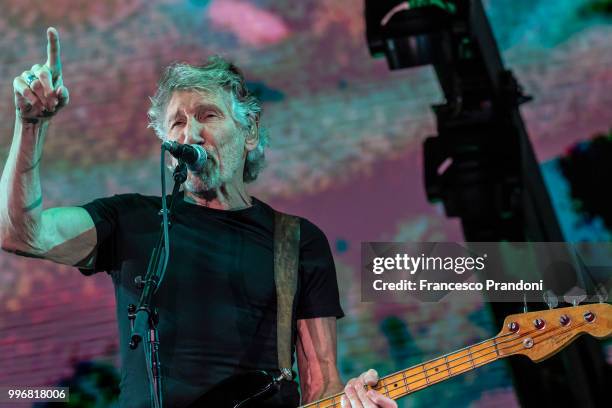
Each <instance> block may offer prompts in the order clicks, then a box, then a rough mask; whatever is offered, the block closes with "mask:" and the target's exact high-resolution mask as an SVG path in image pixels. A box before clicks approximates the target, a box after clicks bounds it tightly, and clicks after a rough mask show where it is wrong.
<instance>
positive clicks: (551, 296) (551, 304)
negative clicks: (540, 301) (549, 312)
mask: <svg viewBox="0 0 612 408" xmlns="http://www.w3.org/2000/svg"><path fill="white" fill-rule="evenodd" d="M543 296H544V302H545V303H546V304H547V305H548V308H549V309H554V308H555V307H557V306H558V305H559V299H558V298H557V295H555V292H553V291H552V290H550V289H548V290H547V291H546V292H544V295H543Z"/></svg>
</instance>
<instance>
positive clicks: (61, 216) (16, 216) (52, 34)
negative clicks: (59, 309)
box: [0, 28, 96, 266]
mask: <svg viewBox="0 0 612 408" xmlns="http://www.w3.org/2000/svg"><path fill="white" fill-rule="evenodd" d="M13 90H14V95H15V129H14V134H13V141H12V143H11V148H10V151H9V155H8V159H7V161H6V163H5V165H4V171H3V172H2V177H1V178H0V246H1V247H2V249H3V250H5V251H8V252H13V253H16V254H18V255H24V256H30V257H37V258H44V259H49V260H52V261H55V262H58V263H62V264H66V265H77V264H78V265H80V266H87V263H89V262H91V261H92V260H93V257H94V256H95V247H96V231H95V226H94V223H93V221H92V219H91V217H90V216H89V214H88V213H87V211H85V210H84V209H82V208H79V207H60V208H50V209H47V210H43V195H42V189H41V186H40V171H39V169H40V161H41V158H42V153H43V145H44V141H45V137H46V134H47V128H48V126H49V121H50V120H51V118H52V117H53V116H54V115H55V114H56V113H57V112H58V111H59V110H60V109H61V108H62V107H64V106H65V105H66V104H67V103H68V99H69V96H68V89H67V88H66V87H65V86H64V84H63V78H62V66H61V60H60V43H59V36H58V33H57V30H55V29H54V28H49V29H47V62H46V63H45V64H44V65H39V64H36V65H34V66H32V68H31V69H30V70H26V71H24V72H23V73H22V74H21V75H20V76H18V77H16V78H15V79H14V81H13Z"/></svg>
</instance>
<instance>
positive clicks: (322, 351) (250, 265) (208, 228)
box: [0, 28, 397, 408]
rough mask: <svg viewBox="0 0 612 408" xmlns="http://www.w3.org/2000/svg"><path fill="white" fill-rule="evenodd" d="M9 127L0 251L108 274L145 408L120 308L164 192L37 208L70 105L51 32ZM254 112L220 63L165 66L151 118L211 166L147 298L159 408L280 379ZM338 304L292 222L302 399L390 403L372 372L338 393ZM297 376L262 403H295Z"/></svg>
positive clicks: (326, 270)
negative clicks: (253, 375) (226, 385)
mask: <svg viewBox="0 0 612 408" xmlns="http://www.w3.org/2000/svg"><path fill="white" fill-rule="evenodd" d="M13 87H14V94H15V106H16V121H15V131H14V136H13V142H12V145H11V149H10V153H9V157H8V159H7V162H6V165H5V167H4V171H3V173H2V179H1V180H0V240H1V244H2V249H4V250H6V251H9V252H12V253H15V254H18V255H23V256H29V257H36V258H43V259H48V260H51V261H54V262H57V263H61V264H66V265H74V266H76V267H78V268H79V269H80V270H81V272H82V273H83V274H85V275H91V274H93V273H96V272H99V271H106V272H108V274H109V275H110V276H111V277H112V279H113V283H114V286H115V294H116V304H117V317H118V324H119V336H120V338H119V344H120V351H121V384H120V388H121V394H120V397H119V398H120V405H121V406H125V407H138V408H140V407H147V406H150V400H149V388H148V382H147V375H146V369H145V367H146V366H145V361H144V360H145V359H144V356H143V353H142V352H137V351H132V350H129V348H128V343H129V336H130V324H129V321H128V319H127V313H126V310H127V307H128V305H130V304H137V303H138V299H139V297H140V293H141V288H140V287H139V286H138V285H137V284H136V283H135V278H136V276H139V275H144V272H145V271H146V269H147V262H148V260H149V257H150V252H151V249H152V248H153V247H154V246H155V243H156V240H157V236H158V233H159V224H160V217H159V210H160V208H161V199H160V197H149V196H142V195H140V194H124V195H116V196H113V197H108V198H102V199H98V200H94V201H93V202H91V203H88V204H85V205H83V206H80V207H61V208H49V209H45V210H43V208H42V203H43V197H42V191H41V186H40V178H39V167H40V160H41V156H42V151H43V145H44V139H45V135H46V133H47V128H48V126H49V123H50V121H51V120H52V118H53V117H54V116H55V115H56V114H57V112H58V111H60V110H61V109H62V108H63V107H64V106H66V105H67V104H68V99H69V95H68V90H67V88H66V87H65V86H64V85H63V79H62V70H61V62H60V44H59V37H58V33H57V31H56V30H55V29H54V28H49V29H48V30H47V62H46V63H45V64H44V65H38V64H37V65H34V66H33V67H32V68H31V69H30V70H27V71H24V72H23V73H22V74H21V75H20V76H18V77H16V78H15V80H14V82H13ZM260 114H261V106H260V104H259V102H258V101H257V100H256V99H255V98H254V97H253V96H252V95H251V94H250V93H249V91H248V90H247V88H246V86H245V83H244V78H243V76H242V74H241V73H240V71H239V70H238V69H237V68H236V67H235V66H234V65H232V64H230V63H228V62H227V61H225V60H224V59H222V58H220V57H213V58H210V59H209V60H208V61H207V63H206V64H205V65H203V66H191V65H187V64H173V65H171V66H170V67H168V68H167V69H166V71H165V73H164V74H163V76H162V79H161V80H160V82H159V87H158V90H157V92H156V94H155V96H154V97H153V98H152V105H151V108H150V110H149V118H150V126H151V127H152V128H153V129H154V130H155V132H156V133H157V135H158V136H159V137H160V138H161V139H162V140H170V141H175V142H179V143H184V144H195V145H200V146H201V147H202V148H203V149H205V150H206V152H207V154H208V160H207V162H206V164H205V167H204V168H203V169H202V170H201V171H199V172H197V173H194V172H189V174H188V177H187V181H186V182H185V184H184V191H183V192H182V193H181V195H180V196H179V197H178V198H177V200H178V202H177V203H176V204H175V207H174V209H173V214H172V229H171V257H170V259H169V263H168V268H167V273H166V277H165V279H164V281H163V283H162V285H161V286H160V288H159V291H158V292H157V293H156V295H155V297H154V303H155V306H156V307H157V309H158V311H159V319H160V320H159V324H158V328H159V335H160V343H161V346H160V359H161V363H162V370H163V371H162V374H163V383H164V402H165V403H164V406H168V407H185V406H188V405H189V404H190V403H192V402H193V401H195V400H196V399H197V398H198V397H199V396H201V395H202V394H203V393H205V392H206V391H207V390H209V389H210V388H211V387H212V386H213V385H215V384H216V383H218V382H220V381H221V380H223V379H225V378H227V377H230V376H232V375H234V374H237V373H242V372H247V371H251V370H266V371H268V372H271V373H275V374H278V373H277V372H276V371H275V370H277V369H278V365H277V362H278V361H277V349H276V345H277V338H276V334H277V332H276V313H277V305H276V295H275V293H276V292H275V282H274V271H273V269H274V265H273V243H274V241H273V232H274V225H273V222H274V210H272V209H271V208H270V207H269V206H268V205H267V204H265V203H263V202H261V201H259V200H257V199H256V198H254V197H251V196H249V194H248V192H247V189H246V183H249V182H251V181H253V180H255V179H256V178H257V176H258V174H259V172H260V170H261V169H262V168H263V162H264V148H265V146H266V145H267V135H266V133H265V132H264V131H263V129H262V128H261V127H260V124H259V118H260ZM342 315H343V313H342V309H341V307H340V303H339V296H338V287H337V282H336V273H335V268H334V263H333V258H332V255H331V252H330V249H329V244H328V243H327V239H326V238H325V236H324V235H323V233H322V232H321V230H320V229H318V228H317V227H316V226H315V225H313V224H312V223H310V222H309V221H307V220H305V219H300V242H299V271H298V289H297V292H296V295H295V311H294V319H295V320H296V321H295V327H296V333H295V341H294V342H293V346H294V349H295V351H296V355H297V363H298V370H299V376H300V387H301V401H302V403H308V402H311V401H315V400H317V399H320V398H322V397H325V396H327V395H331V394H334V393H338V392H342V391H344V392H345V394H346V395H345V396H343V401H342V406H346V407H363V408H369V407H384V408H387V407H397V405H396V404H395V402H394V401H392V400H391V399H389V398H386V397H385V396H383V395H381V394H379V393H377V392H375V391H373V390H369V391H368V389H367V387H366V385H375V384H376V382H377V380H378V378H377V374H376V373H375V372H374V371H373V370H370V371H368V372H366V373H363V374H362V375H361V376H359V377H358V378H355V379H352V380H350V381H349V382H348V384H347V385H346V386H343V385H342V383H341V380H340V376H339V373H338V369H337V367H336V318H338V317H341V316H342ZM297 388H298V386H297V383H296V382H295V381H291V382H289V381H287V382H284V383H283V386H282V387H281V389H280V392H279V393H277V394H276V395H275V396H274V397H273V398H271V399H270V400H268V401H267V402H265V403H261V404H259V405H258V406H269V407H281V406H283V407H284V406H286V407H295V406H297V405H298V404H299V401H300V396H299V394H298V389H297Z"/></svg>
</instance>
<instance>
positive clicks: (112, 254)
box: [79, 194, 129, 275]
mask: <svg viewBox="0 0 612 408" xmlns="http://www.w3.org/2000/svg"><path fill="white" fill-rule="evenodd" d="M128 196H129V195H127V194H124V195H115V196H112V197H106V198H98V199H96V200H93V201H91V202H89V203H87V204H84V205H82V206H81V207H83V208H84V209H85V210H86V211H87V212H88V213H89V215H90V216H91V218H92V220H93V222H94V225H95V226H96V236H97V246H96V258H95V260H94V264H93V269H86V268H79V271H81V273H82V274H84V275H93V274H94V273H97V272H101V271H106V272H111V271H113V270H116V269H118V265H119V263H120V260H119V252H118V248H119V242H118V241H119V234H118V230H119V223H120V219H119V216H120V214H121V211H122V209H123V208H125V207H126V202H127V201H128Z"/></svg>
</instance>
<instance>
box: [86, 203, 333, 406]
mask: <svg viewBox="0 0 612 408" xmlns="http://www.w3.org/2000/svg"><path fill="white" fill-rule="evenodd" d="M83 207H84V208H85V209H86V210H87V211H88V212H89V214H90V215H91V217H92V219H93V221H94V223H95V225H96V231H97V237H98V250H97V258H96V262H95V266H94V269H93V270H81V272H83V273H84V274H86V275H90V274H93V273H94V272H98V271H107V272H109V274H110V275H111V276H112V279H113V283H114V286H115V296H116V302H117V320H118V323H119V337H120V338H119V340H120V354H121V385H120V388H121V395H120V405H121V406H122V407H137V408H140V407H149V406H150V402H149V391H148V385H147V384H148V383H147V380H146V371H145V363H144V355H143V349H142V347H139V348H138V349H137V350H136V351H134V350H130V349H129V347H128V343H129V335H130V325H129V320H128V318H127V308H128V305H129V304H138V300H139V297H140V293H141V289H139V288H138V287H137V286H136V284H135V282H134V279H135V278H136V276H139V275H141V276H143V277H144V274H145V273H146V269H147V263H148V260H149V258H150V255H151V251H152V249H153V248H154V246H155V244H156V241H157V238H158V235H159V229H160V220H161V217H160V216H159V214H158V213H159V210H160V208H161V200H160V197H149V196H142V195H139V194H125V195H116V196H113V197H109V198H102V199H98V200H94V201H93V202H91V203H88V204H86V205H84V206H83ZM273 222H274V211H273V210H272V208H270V207H269V206H268V205H267V204H265V203H263V202H261V201H259V200H257V199H255V198H253V205H252V206H251V207H249V208H246V209H242V210H237V211H225V210H216V209H211V208H207V207H203V206H199V205H195V204H191V203H188V202H186V201H184V199H183V196H182V194H181V195H180V196H179V197H178V198H177V202H176V204H175V208H174V211H173V214H172V227H171V229H170V248H171V252H170V258H169V261H168V268H167V271H166V275H165V278H164V281H163V283H162V285H161V287H160V288H159V290H158V292H157V294H156V295H155V297H154V304H155V306H157V308H158V310H159V317H160V321H159V325H158V329H159V337H160V360H161V364H162V373H163V381H164V398H165V404H164V405H167V406H170V407H183V406H186V405H188V404H189V403H190V402H192V401H194V400H195V399H196V398H197V397H198V396H200V395H201V394H203V393H204V392H205V391H207V390H208V389H210V388H211V387H212V386H213V385H214V384H216V383H218V382H219V381H221V380H223V379H225V378H227V377H229V376H231V375H233V374H236V373H240V372H244V371H249V370H266V371H269V372H273V373H277V368H278V365H277V364H278V363H277V351H276V291H275V285H274V271H273V269H274V267H273V265H274V262H273V231H274V228H273ZM300 231H301V238H300V265H299V278H298V289H297V294H296V301H295V313H294V316H295V318H296V319H307V318H314V317H330V316H335V317H341V316H343V313H342V309H341V307H340V303H339V296H338V285H337V282H336V272H335V268H334V262H333V258H332V255H331V252H330V249H329V244H328V242H327V239H326V238H325V235H324V234H323V232H322V231H321V230H320V229H318V228H317V227H316V226H315V225H314V224H312V223H311V222H309V221H307V220H305V219H303V218H302V219H301V221H300ZM294 329H295V322H294ZM293 335H294V338H293V340H294V342H295V330H294V334H293ZM280 394H281V395H280V396H278V397H277V398H276V399H275V400H276V401H277V402H278V403H280V400H281V399H283V400H284V401H285V402H284V404H287V403H288V404H287V406H296V405H297V402H298V400H299V395H298V391H297V384H296V383H295V382H292V383H287V384H286V385H285V386H283V387H282V389H281V393H280ZM281 397H282V398H281ZM278 403H277V405H274V404H271V405H270V406H281V405H278Z"/></svg>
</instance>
